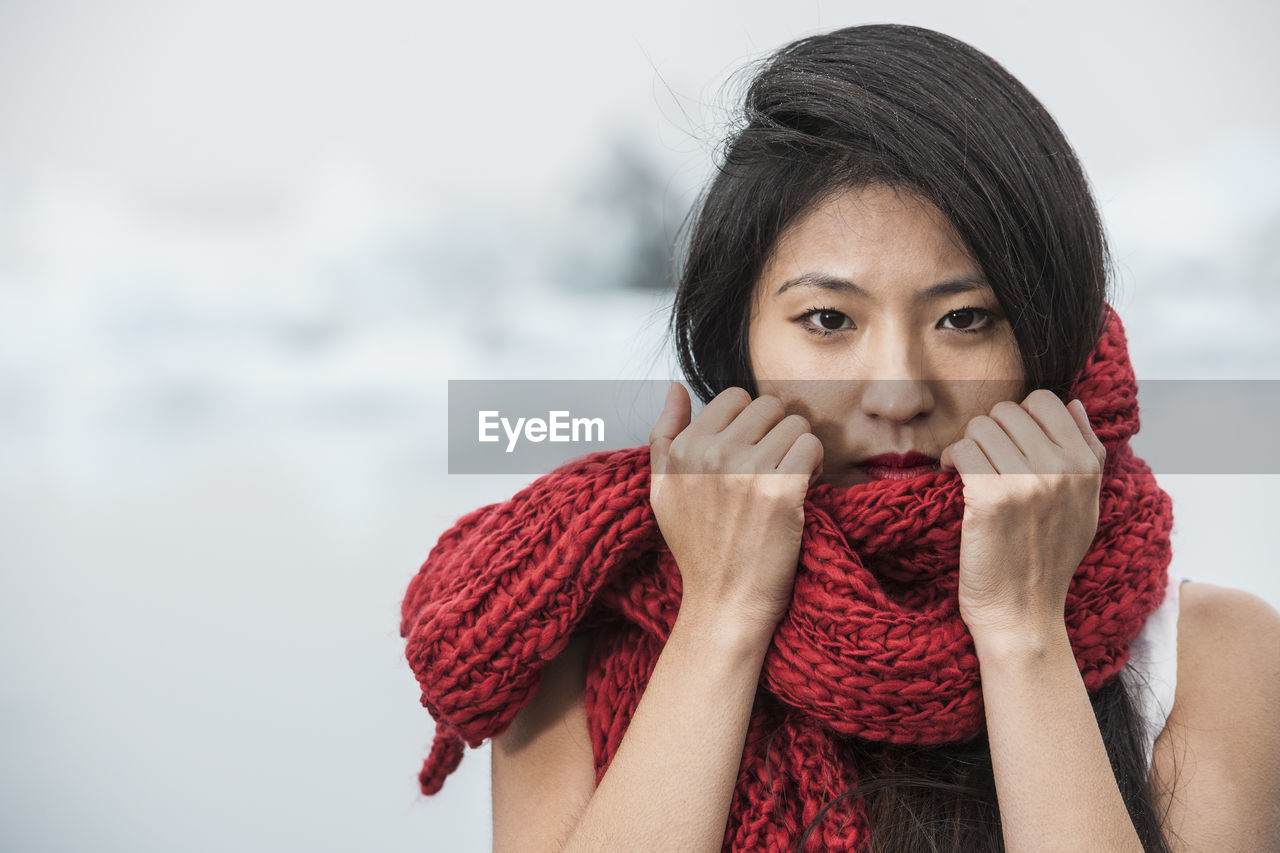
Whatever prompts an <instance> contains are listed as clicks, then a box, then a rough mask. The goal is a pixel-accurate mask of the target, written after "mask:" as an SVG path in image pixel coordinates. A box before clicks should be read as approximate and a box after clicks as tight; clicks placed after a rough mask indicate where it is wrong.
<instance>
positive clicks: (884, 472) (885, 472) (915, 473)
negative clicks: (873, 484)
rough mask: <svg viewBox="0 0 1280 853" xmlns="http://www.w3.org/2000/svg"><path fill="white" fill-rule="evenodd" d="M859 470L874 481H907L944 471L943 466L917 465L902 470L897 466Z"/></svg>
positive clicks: (865, 467) (870, 467) (861, 467)
mask: <svg viewBox="0 0 1280 853" xmlns="http://www.w3.org/2000/svg"><path fill="white" fill-rule="evenodd" d="M858 468H859V469H860V470H862V471H864V472H866V474H867V476H869V477H871V479H873V480H906V479H907V478H909V477H919V476H920V475H922V474H936V473H937V472H938V471H940V470H942V468H941V466H939V465H937V464H934V465H916V466H915V467H912V468H902V467H899V466H896V465H859V466H858Z"/></svg>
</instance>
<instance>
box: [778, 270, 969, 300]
mask: <svg viewBox="0 0 1280 853" xmlns="http://www.w3.org/2000/svg"><path fill="white" fill-rule="evenodd" d="M792 287H811V288H815V289H817V290H830V291H835V292H837V293H848V294H851V295H853V296H858V297H861V298H862V299H866V300H868V301H870V302H875V301H876V298H875V296H873V295H872V294H871V292H870V291H868V290H866V289H865V288H863V287H861V286H860V285H857V284H854V283H853V282H852V281H849V280H848V279H844V278H838V277H836V276H833V275H826V274H824V273H812V272H811V273H804V274H802V275H798V276H796V277H795V278H793V279H790V280H788V281H786V282H784V283H783V285H782V287H779V288H778V290H777V292H776V293H774V296H775V297H777V296H781V295H782V294H783V293H784V292H786V291H787V290H789V289H790V288H792ZM990 289H991V285H990V284H988V283H987V280H986V279H985V278H983V277H982V276H980V275H962V276H957V277H955V278H949V279H947V280H946V281H940V282H938V283H937V284H933V285H930V286H929V287H926V288H925V289H924V290H918V291H916V293H915V295H914V296H912V297H911V301H912V302H914V303H917V304H920V303H924V302H931V301H933V300H935V299H940V298H941V297H943V296H954V295H956V294H957V293H970V292H972V291H974V290H990Z"/></svg>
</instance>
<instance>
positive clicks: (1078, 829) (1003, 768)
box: [975, 627, 1142, 853]
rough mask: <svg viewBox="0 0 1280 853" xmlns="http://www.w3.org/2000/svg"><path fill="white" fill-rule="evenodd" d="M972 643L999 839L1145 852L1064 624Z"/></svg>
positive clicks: (1016, 851)
mask: <svg viewBox="0 0 1280 853" xmlns="http://www.w3.org/2000/svg"><path fill="white" fill-rule="evenodd" d="M975 640H976V638H975ZM976 645H977V651H978V661H979V665H980V667H981V673H982V698H983V702H984V704H985V705H986V717H987V732H988V737H989V739H990V743H991V762H992V768H993V770H994V773H995V782H996V796H997V797H998V799H999V803H1000V820H1001V824H1002V826H1003V831H1004V841H1005V849H1006V850H1008V851H1009V853H1025V851H1036V853H1057V851H1081V853H1084V852H1085V851H1088V853H1097V851H1104V850H1105V851H1108V853H1113V851H1114V853H1129V851H1133V853H1142V844H1141V842H1140V841H1139V839H1138V834H1137V832H1136V830H1135V829H1134V827H1133V822H1132V821H1131V820H1130V818H1129V813H1128V811H1127V810H1126V809H1125V805H1124V800H1123V799H1122V797H1121V796H1120V788H1119V786H1118V785H1117V783H1116V778H1115V774H1114V773H1113V772H1112V770H1111V763H1110V760H1109V759H1108V758H1107V752H1106V748H1105V747H1104V746H1103V742H1102V734H1101V732H1100V731H1099V729H1098V722H1097V718H1096V717H1095V716H1094V713H1093V707H1092V705H1091V704H1090V701H1089V694H1088V692H1087V691H1086V690H1085V686H1084V681H1083V680H1082V679H1081V677H1080V670H1079V667H1078V666H1077V664H1076V661H1075V657H1074V655H1073V654H1072V651H1071V645H1070V641H1069V639H1068V637H1067V633H1066V629H1065V627H1063V628H1062V630H1061V631H1058V630H1054V631H1050V632H1046V633H1042V634H1040V635H1039V636H1035V635H1031V636H1024V637H1019V638H1008V637H1002V638H1000V639H998V640H997V639H990V640H988V641H986V642H985V643H984V642H982V641H976Z"/></svg>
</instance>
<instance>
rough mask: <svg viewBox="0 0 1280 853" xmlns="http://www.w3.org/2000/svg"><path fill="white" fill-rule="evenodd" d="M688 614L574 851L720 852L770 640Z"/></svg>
mask: <svg viewBox="0 0 1280 853" xmlns="http://www.w3.org/2000/svg"><path fill="white" fill-rule="evenodd" d="M761 634H762V632H761V631H751V630H745V629H737V628H735V627H733V626H731V625H730V624H729V623H726V622H724V621H723V620H722V618H721V617H720V614H716V613H707V614H705V617H704V616H703V615H702V614H699V613H695V612H691V609H687V608H682V609H681V612H680V615H679V616H678V617H677V619H676V622H675V625H674V627H673V628H672V631H671V635H670V637H669V638H668V640H667V643H666V645H665V646H664V648H663V650H662V653H661V655H659V657H658V660H657V663H656V664H655V665H654V670H653V675H652V677H651V678H650V679H649V683H648V685H647V686H646V687H645V690H644V695H643V696H642V697H641V699H640V703H639V705H638V706H637V708H636V712H635V715H634V716H633V717H632V719H631V723H630V725H629V726H628V727H627V732H626V734H625V735H624V736H623V738H622V742H621V744H620V745H619V747H618V751H617V753H616V754H615V755H614V757H613V761H612V762H611V763H610V765H609V768H608V770H607V771H606V772H605V775H604V777H603V778H602V779H601V780H600V785H599V786H598V787H597V788H596V791H595V793H594V794H593V795H592V797H591V801H590V802H589V803H588V805H587V808H586V810H585V811H584V812H583V815H582V818H581V819H580V820H579V822H578V824H577V826H576V827H575V828H574V831H573V834H572V835H570V837H569V839H568V841H567V842H566V843H565V846H564V848H563V851H564V853H599V851H601V850H609V851H618V853H622V851H631V850H634V851H645V853H655V851H680V853H699V851H705V853H719V851H720V849H721V847H722V845H723V842H724V834H725V825H726V821H727V819H728V815H729V805H730V801H731V798H732V795H733V789H734V785H735V783H736V781H737V776H738V768H739V766H740V765H741V763H742V750H743V745H744V743H745V741H746V732H747V724H748V721H749V719H750V716H751V707H752V704H753V702H754V699H755V693H756V686H757V683H758V681H759V678H760V667H761V665H762V663H763V661H764V654H765V651H766V650H767V649H768V645H769V640H770V636H769V635H764V636H761Z"/></svg>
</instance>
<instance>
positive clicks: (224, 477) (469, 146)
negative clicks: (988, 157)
mask: <svg viewBox="0 0 1280 853" xmlns="http://www.w3.org/2000/svg"><path fill="white" fill-rule="evenodd" d="M877 21H898V22H904V23H913V24H918V25H922V26H928V27H932V28H935V29H940V30H943V31H945V32H948V33H951V34H953V35H955V36H957V37H960V38H962V39H965V40H967V41H969V42H971V43H972V44H974V45H975V46H977V47H979V48H980V49H982V50H985V51H986V52H988V53H990V54H991V55H993V56H994V57H995V58H996V59H997V60H999V61H1000V62H1002V63H1003V64H1005V65H1006V67H1008V68H1009V69H1010V70H1011V71H1012V72H1013V73H1014V74H1015V75H1017V76H1018V77H1020V78H1021V79H1022V80H1023V81H1024V82H1025V83H1026V84H1027V85H1028V86H1029V87H1030V88H1031V89H1032V91H1033V92H1035V93H1036V94H1037V95H1038V96H1039V97H1040V98H1041V99H1042V100H1043V101H1044V103H1045V104H1046V106H1047V107H1048V108H1049V110H1050V111H1051V112H1052V113H1053V114H1054V115H1055V116H1056V117H1057V119H1058V120H1059V122H1060V123H1061V124H1062V126H1063V128H1064V129H1065V131H1066V133H1067V134H1068V136H1069V137H1070V138H1071V140H1072V142H1073V143H1074V144H1075V145H1076V146H1077V149H1078V152H1079V154H1080V155H1081V157H1082V159H1083V161H1084V163H1085V166H1086V168H1087V169H1088V171H1089V173H1090V176H1091V178H1092V180H1093V182H1094V186H1095V188H1096V191H1097V195H1098V198H1099V201H1100V203H1101V205H1102V207H1103V210H1104V214H1105V217H1106V219H1107V222H1108V226H1109V228H1110V235H1111V238H1112V241H1113V244H1114V249H1115V253H1116V256H1117V259H1118V261H1119V264H1120V285H1121V296H1120V298H1118V300H1117V303H1116V304H1117V308H1118V309H1119V310H1120V313H1121V316H1122V317H1123V318H1124V320H1125V322H1126V326H1127V328H1128V331H1129V336H1130V340H1131V346H1132V354H1133V358H1134V361H1135V365H1136V367H1137V371H1138V375H1139V377H1140V378H1190V377H1196V378H1235V379H1240V378H1271V379H1276V378H1280V350H1278V349H1277V346H1276V342H1277V335H1276V331H1275V325H1274V324H1275V320H1276V312H1277V309H1280V290H1278V289H1277V285H1278V284H1280V239H1277V238H1280V134H1278V133H1277V131H1278V130H1280V101H1277V99H1276V98H1275V97H1274V89H1275V84H1276V82H1277V70H1280V54H1277V52H1276V51H1275V50H1274V49H1273V45H1272V43H1271V42H1272V39H1273V36H1274V33H1275V32H1277V23H1280V21H1278V20H1277V7H1276V6H1274V5H1273V4H1264V3H1262V2H1218V3H1213V4H1209V3H1201V4H1191V3H1185V2H1181V3H1180V2H1173V3H1169V2H1165V3H1159V4H1155V3H1131V4H1123V5H1121V4H1110V3H1100V2H1084V3H1076V4H1071V5H1070V6H1068V7H1060V6H1049V5H1047V4H1034V3H1030V2H1004V3H995V2H992V3H977V4H973V3H970V4H954V3H944V2H915V3H913V2H893V3H888V2H880V3H870V2H868V3H834V2H812V3H792V4H781V3H759V2H750V3H742V2H734V3H729V2H716V3H699V4H692V5H690V4H685V3H676V2H672V0H659V2H655V3H648V4H645V5H644V6H643V8H641V7H637V6H630V7H627V8H626V9H625V10H623V9H622V7H620V6H606V5H605V4H591V5H588V4H578V3H565V2H551V3H539V4H522V3H514V2H505V3H500V4H498V3H476V4H471V5H463V4H440V3H408V2H392V0H369V2H364V3H360V4H355V3H343V2H338V0H317V2H311V3H298V2H294V3H290V2H283V0H254V2H247V0H224V2H220V3H193V2H156V0H132V2H130V0H112V2H69V1H68V0H46V2H40V3H37V2H27V0H6V2H4V3H0V505H2V509H0V512H2V515H0V567H2V568H3V573H4V575H3V577H4V594H3V595H2V596H0V643H2V644H3V649H4V652H3V654H2V655H0V713H2V715H3V716H2V717H0V723H2V725H0V766H3V767H4V768H5V772H4V774H3V779H2V780H0V849H3V850H5V851H25V852H26V853H36V851H81V850H97V851H112V850H121V851H124V850H128V851H130V853H145V851H226V850H235V851H293V850H299V851H300V850H307V851H312V852H313V853H319V851H356V850H360V851H366V850H385V851H410V850H429V851H483V850H487V849H488V848H489V831H490V830H489V800H488V754H487V748H486V749H481V750H478V751H475V752H473V753H471V754H468V755H467V756H466V758H465V759H464V761H463V764H462V767H461V769H460V770H459V772H458V773H457V774H455V775H454V776H453V777H451V778H450V779H449V780H448V782H447V783H446V785H445V789H444V791H443V792H442V793H441V794H440V795H438V796H436V797H434V798H430V799H428V798H423V797H421V796H420V795H419V794H418V791H417V783H416V778H415V776H416V773H417V770H418V768H419V766H420V764H421V761H422V759H423V757H424V756H425V755H426V750H427V747H428V745H429V743H430V738H431V721H430V718H429V716H428V714H427V712H426V711H425V710H424V709H423V708H422V707H421V706H420V705H419V704H418V691H417V686H416V684H415V682H414V679H413V676H412V673H411V672H410V670H409V668H408V665H407V664H406V663H405V661H404V659H403V644H402V642H401V640H400V639H399V636H398V627H399V603H400V598H401V596H402V594H403V591H404V588H405V586H406V585H407V583H408V580H409V578H410V576H411V575H412V574H413V572H415V571H416V569H417V567H418V565H419V564H420V562H421V561H422V559H423V558H424V557H425V556H426V553H427V551H428V549H429V548H430V546H431V545H432V544H434V542H435V539H436V537H437V536H438V535H439V533H440V532H442V531H443V530H444V529H445V528H446V527H447V526H449V525H450V524H451V523H452V522H453V521H454V520H455V519H456V518H457V517H458V516H460V515H461V514H462V513H464V512H466V511H467V510H469V509H472V508H474V507H476V506H478V505H480V504H481V503H486V502H489V501H493V500H499V499H502V498H505V497H508V496H509V495H511V494H512V493H513V492H514V491H516V490H517V489H518V488H519V487H520V486H521V485H523V483H524V482H525V481H526V480H527V478H517V477H494V476H448V475H446V473H445V441H444V422H445V415H444V413H445V408H444V407H445V390H446V381H447V380H448V379H451V378H452V379H462V378H672V377H676V376H678V372H677V371H676V370H675V368H674V361H673V360H672V358H671V356H670V353H669V352H668V350H667V349H666V347H665V342H664V340H663V327H664V323H665V320H666V316H665V309H666V307H667V305H668V304H669V300H670V293H669V292H668V291H667V290H665V289H664V288H665V284H666V282H665V280H664V276H665V274H666V267H665V256H666V254H665V253H666V249H667V241H668V240H669V239H670V236H671V234H672V233H674V230H675V228H676V226H677V225H678V223H679V220H680V218H681V217H682V216H683V214H684V212H685V211H686V210H687V209H688V207H689V205H690V204H691V203H692V201H693V198H694V194H695V192H696V189H697V188H698V186H699V185H700V184H701V182H702V181H703V180H704V178H705V177H706V176H707V174H708V172H709V170H710V164H711V156H712V151H713V149H714V146H715V144H716V143H717V142H718V139H719V133H720V130H721V129H722V125H723V120H724V117H725V110H726V109H729V108H731V107H732V101H731V100H730V98H729V97H728V96H726V95H725V94H724V93H722V92H721V90H720V88H719V87H720V85H721V84H722V83H723V82H724V80H725V79H726V78H727V77H728V75H729V74H730V73H731V72H733V71H735V70H736V69H738V68H739V67H740V66H741V65H742V64H743V63H745V62H746V61H748V60H750V59H753V58H756V57H758V56H759V55H761V54H762V53H763V52H766V51H768V50H770V49H772V48H775V47H777V46H779V45H780V44H782V43H784V42H786V41H788V40H790V39H792V38H795V37H798V36H800V35H804V34H807V33H811V32H816V31H823V30H828V29H832V28H835V27H837V26H843V25H848V24H854V23H868V22H877ZM1229 419H1230V413H1229V412H1225V413H1223V424H1224V429H1229V423H1230V421H1229ZM1161 482H1162V485H1164V487H1165V488H1166V489H1167V490H1168V491H1170V492H1171V493H1172V494H1173V496H1174V500H1175V510H1176V513H1177V522H1178V528H1177V530H1176V531H1175V536H1176V537H1177V538H1176V540H1175V552H1176V556H1175V571H1179V570H1180V571H1181V572H1182V573H1183V574H1186V575H1188V576H1191V577H1193V578H1195V579H1198V580H1206V581H1212V582H1216V583H1221V584H1225V585H1230V586H1237V587H1241V588H1244V589H1249V590H1251V591H1253V592H1255V593H1257V594H1259V595H1262V596H1263V597H1265V598H1266V599H1268V600H1269V601H1270V602H1271V603H1272V604H1275V605H1278V606H1280V580H1277V579H1278V578H1280V572H1277V565H1276V557H1275V550H1274V547H1273V541H1272V535H1271V534H1272V531H1273V529H1274V517H1275V515H1276V511H1277V509H1280V499H1278V498H1277V497H1276V485H1277V482H1276V477H1274V476H1241V477H1226V476H1190V475H1183V476H1162V477H1161Z"/></svg>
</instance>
